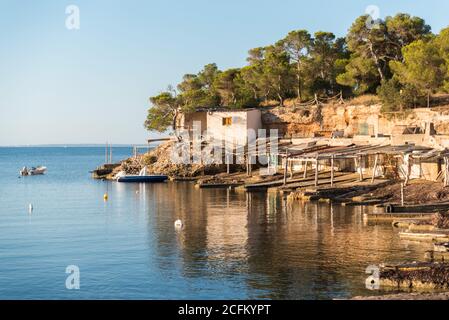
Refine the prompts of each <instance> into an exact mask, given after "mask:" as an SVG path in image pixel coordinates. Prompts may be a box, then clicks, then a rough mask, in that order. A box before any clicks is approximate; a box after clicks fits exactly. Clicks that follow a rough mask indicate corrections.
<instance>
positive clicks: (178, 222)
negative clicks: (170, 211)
mask: <svg viewBox="0 0 449 320" xmlns="http://www.w3.org/2000/svg"><path fill="white" fill-rule="evenodd" d="M175 228H177V229H179V228H182V221H181V219H178V220H176V221H175Z"/></svg>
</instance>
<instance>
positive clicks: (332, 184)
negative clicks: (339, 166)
mask: <svg viewBox="0 0 449 320" xmlns="http://www.w3.org/2000/svg"><path fill="white" fill-rule="evenodd" d="M333 186H334V155H332V157H331V187H333Z"/></svg>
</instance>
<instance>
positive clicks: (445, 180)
mask: <svg viewBox="0 0 449 320" xmlns="http://www.w3.org/2000/svg"><path fill="white" fill-rule="evenodd" d="M443 159H444V186H445V187H447V186H448V185H449V181H448V180H449V171H448V163H449V161H448V157H447V156H444V158H443Z"/></svg>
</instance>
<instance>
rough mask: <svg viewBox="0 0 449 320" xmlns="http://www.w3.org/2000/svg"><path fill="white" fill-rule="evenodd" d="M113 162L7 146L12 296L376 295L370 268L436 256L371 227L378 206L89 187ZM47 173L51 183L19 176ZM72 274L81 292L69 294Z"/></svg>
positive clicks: (5, 271) (1, 286)
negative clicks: (72, 269) (30, 169)
mask: <svg viewBox="0 0 449 320" xmlns="http://www.w3.org/2000/svg"><path fill="white" fill-rule="evenodd" d="M130 155H131V148H116V149H115V150H114V156H115V158H117V159H118V158H126V157H128V156H130ZM103 160H104V149H103V148H0V298H1V299H29V298H36V299H112V298H118V299H265V298H273V299H329V298H346V297H350V296H352V295H358V294H373V292H371V291H368V290H366V289H364V279H365V277H366V276H367V275H366V274H365V273H364V272H365V268H366V267H367V266H368V265H370V264H378V263H381V262H385V261H391V262H394V261H403V260H409V261H413V260H417V259H421V258H422V256H423V254H424V251H425V250H426V249H427V248H426V247H423V246H421V245H418V244H413V243H406V242H403V241H401V240H400V239H399V238H398V235H397V232H395V231H394V230H393V229H392V227H391V225H388V224H384V225H365V224H364V223H363V219H362V214H363V212H364V211H365V210H370V208H362V207H341V206H338V205H337V206H330V205H328V204H321V203H320V204H318V203H307V204H299V203H298V204H295V205H288V204H287V203H286V202H285V200H283V198H282V197H280V196H278V195H276V194H272V193H251V194H246V193H241V192H234V191H229V190H198V189H195V188H194V187H193V185H192V184H190V183H173V182H167V183H162V184H140V185H139V184H119V183H115V182H104V181H96V180H92V179H90V174H89V170H92V169H93V168H95V167H96V166H97V165H99V164H101V163H102V161H103ZM39 164H43V165H46V166H47V167H48V170H49V171H48V174H47V175H45V176H34V177H24V178H18V170H19V169H20V168H21V167H22V166H25V165H28V166H32V165H39ZM106 192H107V193H108V194H109V201H107V202H104V201H103V194H104V193H106ZM30 203H32V204H33V206H34V210H33V211H32V213H31V214H30V213H29V212H28V205H29V204H30ZM176 219H182V220H183V222H184V229H183V230H182V231H176V230H175V228H174V224H173V223H174V221H175V220H176ZM68 265H76V266H78V267H79V269H80V289H79V290H68V289H66V285H65V283H66V278H67V276H68V274H66V272H65V271H66V267H67V266H68Z"/></svg>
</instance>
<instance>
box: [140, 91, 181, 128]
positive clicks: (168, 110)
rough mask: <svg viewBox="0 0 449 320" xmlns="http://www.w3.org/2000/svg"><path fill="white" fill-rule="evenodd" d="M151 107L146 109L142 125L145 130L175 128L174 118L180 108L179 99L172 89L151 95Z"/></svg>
mask: <svg viewBox="0 0 449 320" xmlns="http://www.w3.org/2000/svg"><path fill="white" fill-rule="evenodd" d="M150 102H151V104H152V107H151V108H150V109H148V115H147V119H146V120H145V123H144V126H145V128H146V129H147V130H150V131H158V132H164V131H165V130H167V129H168V128H171V129H172V130H174V131H175V130H176V120H177V117H178V115H179V112H180V111H181V110H180V100H179V98H178V96H176V94H175V93H174V92H173V91H165V92H162V93H160V94H158V95H157V96H154V97H151V98H150Z"/></svg>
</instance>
